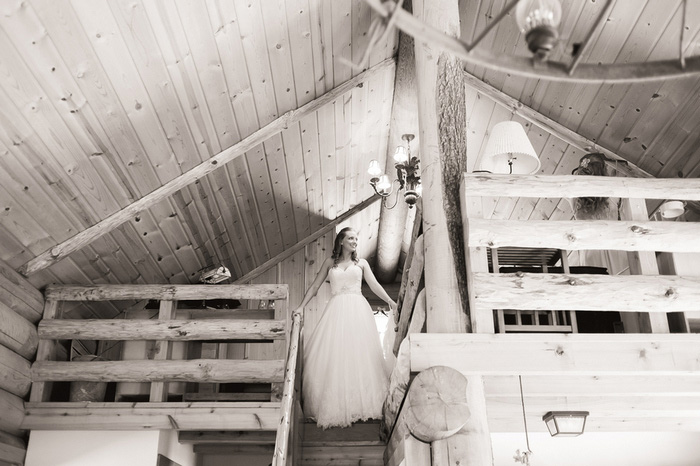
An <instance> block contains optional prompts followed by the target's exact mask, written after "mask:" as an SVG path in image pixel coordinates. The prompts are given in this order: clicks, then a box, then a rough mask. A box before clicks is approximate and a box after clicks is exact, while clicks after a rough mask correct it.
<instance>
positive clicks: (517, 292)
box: [473, 253, 700, 333]
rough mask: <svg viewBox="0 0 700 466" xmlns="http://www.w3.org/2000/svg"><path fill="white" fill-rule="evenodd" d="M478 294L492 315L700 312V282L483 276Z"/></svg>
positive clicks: (477, 281) (642, 277)
mask: <svg viewBox="0 0 700 466" xmlns="http://www.w3.org/2000/svg"><path fill="white" fill-rule="evenodd" d="M652 254H653V253H652ZM473 292H474V294H475V298H474V301H475V302H476V303H478V305H480V306H484V307H488V308H489V309H520V310H550V309H556V310H562V311H577V310H583V311H584V312H585V311H586V310H588V311H613V312H614V311H620V312H639V311H640V310H644V311H645V312H649V313H655V314H659V313H661V314H664V313H667V312H681V311H694V310H697V309H698V302H700V277H678V276H675V275H661V276H653V275H648V276H645V275H588V274H580V275H579V274H574V275H567V274H550V273H545V274H539V273H521V272H518V273H500V274H491V273H484V272H478V273H475V274H474V281H473ZM664 317H665V316H664ZM632 333H635V332H632ZM662 333H667V332H662Z"/></svg>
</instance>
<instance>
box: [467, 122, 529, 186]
mask: <svg viewBox="0 0 700 466" xmlns="http://www.w3.org/2000/svg"><path fill="white" fill-rule="evenodd" d="M509 162H512V166H511V164H510V163H509ZM480 168H481V170H487V171H489V172H491V173H502V174H513V175H531V174H533V173H535V172H537V170H539V169H540V159H539V158H538V157H537V154H536V153H535V149H534V148H533V147H532V143H531V142H530V140H529V139H528V137H527V134H525V129H524V128H523V126H522V125H521V124H520V123H518V122H517V121H502V122H500V123H497V124H496V125H495V126H494V127H493V129H492V130H491V135H490V136H489V140H488V142H487V143H486V149H484V155H483V157H482V162H481V167H480Z"/></svg>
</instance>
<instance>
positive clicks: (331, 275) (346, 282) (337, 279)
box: [328, 264, 362, 296]
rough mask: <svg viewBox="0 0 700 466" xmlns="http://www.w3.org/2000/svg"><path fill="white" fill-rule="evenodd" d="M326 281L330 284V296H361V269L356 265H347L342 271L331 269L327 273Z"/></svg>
mask: <svg viewBox="0 0 700 466" xmlns="http://www.w3.org/2000/svg"><path fill="white" fill-rule="evenodd" d="M328 279H329V280H330V282H331V295H332V296H335V295H338V294H359V295H361V294H362V268H361V267H360V266H359V265H357V264H352V265H349V266H348V268H347V269H345V270H343V269H342V268H340V266H338V267H331V268H330V270H329V271H328Z"/></svg>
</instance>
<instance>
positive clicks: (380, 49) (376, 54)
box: [353, 11, 399, 66]
mask: <svg viewBox="0 0 700 466" xmlns="http://www.w3.org/2000/svg"><path fill="white" fill-rule="evenodd" d="M377 16H379V14H378V13H377V12H375V11H372V18H373V19H374V18H376V17H377ZM361 34H362V33H361V32H359V31H353V37H357V36H359V35H361ZM398 50H399V34H398V29H396V28H395V29H394V30H392V31H389V34H387V37H386V40H385V41H384V42H382V43H379V44H377V47H375V48H374V49H373V50H372V52H371V53H370V55H369V66H374V65H377V64H379V63H381V62H382V61H384V60H386V59H387V58H389V57H393V56H396V54H397V52H398Z"/></svg>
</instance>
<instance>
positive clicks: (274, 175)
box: [263, 134, 303, 252]
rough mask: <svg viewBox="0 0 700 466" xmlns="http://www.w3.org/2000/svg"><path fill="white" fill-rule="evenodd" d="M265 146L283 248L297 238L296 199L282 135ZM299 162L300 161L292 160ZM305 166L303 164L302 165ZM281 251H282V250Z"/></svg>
mask: <svg viewBox="0 0 700 466" xmlns="http://www.w3.org/2000/svg"><path fill="white" fill-rule="evenodd" d="M263 145H264V148H265V161H266V162H267V167H268V168H267V170H268V172H269V173H270V182H271V186H272V194H273V199H274V206H273V207H274V210H275V213H276V214H277V221H278V224H279V229H280V232H281V240H282V243H281V244H282V250H285V249H287V248H289V247H291V246H293V245H294V244H295V243H296V242H297V239H301V237H298V236H297V231H296V221H295V218H294V214H295V212H294V211H295V209H294V200H293V199H292V193H291V188H290V184H289V183H290V181H289V175H288V173H287V170H288V167H287V157H286V154H285V151H284V145H283V143H282V136H281V135H280V134H276V135H274V136H272V137H270V138H269V139H268V140H267V141H265V143H264V144H263ZM290 162H291V163H293V164H294V163H295V164H299V161H294V160H292V161H290ZM302 167H303V165H302ZM280 252H281V251H280Z"/></svg>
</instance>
